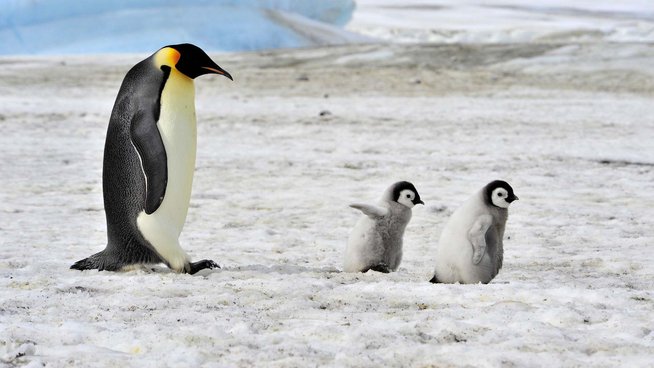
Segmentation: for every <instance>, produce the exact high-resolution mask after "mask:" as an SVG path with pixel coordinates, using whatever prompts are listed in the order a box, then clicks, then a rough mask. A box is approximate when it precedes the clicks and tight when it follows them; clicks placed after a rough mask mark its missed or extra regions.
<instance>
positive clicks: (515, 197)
mask: <svg viewBox="0 0 654 368" xmlns="http://www.w3.org/2000/svg"><path fill="white" fill-rule="evenodd" d="M518 199H520V198H518V196H516V195H515V194H512V195H511V196H510V197H508V198H507V199H506V201H507V202H509V203H511V202H513V201H517V200H518Z"/></svg>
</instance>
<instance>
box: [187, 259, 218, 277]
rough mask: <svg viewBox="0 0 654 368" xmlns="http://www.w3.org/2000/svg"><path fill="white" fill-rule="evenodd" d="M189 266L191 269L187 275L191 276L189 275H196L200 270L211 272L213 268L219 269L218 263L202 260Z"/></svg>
mask: <svg viewBox="0 0 654 368" xmlns="http://www.w3.org/2000/svg"><path fill="white" fill-rule="evenodd" d="M190 266H191V269H190V270H189V272H188V273H189V274H191V275H193V274H195V273H197V272H198V271H202V270H204V269H206V268H208V269H210V270H212V269H214V268H220V266H219V265H218V263H216V262H214V261H212V260H210V259H203V260H201V261H197V262H191V263H190Z"/></svg>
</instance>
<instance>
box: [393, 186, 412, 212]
mask: <svg viewBox="0 0 654 368" xmlns="http://www.w3.org/2000/svg"><path fill="white" fill-rule="evenodd" d="M415 198H416V193H415V192H414V191H412V190H411V189H404V190H403V191H401V192H400V195H399V196H398V198H397V203H400V204H403V205H405V206H407V207H409V208H413V206H415V205H416V204H415V203H413V200H414V199H415Z"/></svg>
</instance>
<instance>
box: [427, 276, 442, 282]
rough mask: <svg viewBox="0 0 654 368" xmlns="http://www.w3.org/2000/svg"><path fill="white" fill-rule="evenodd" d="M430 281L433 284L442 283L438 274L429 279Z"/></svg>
mask: <svg viewBox="0 0 654 368" xmlns="http://www.w3.org/2000/svg"><path fill="white" fill-rule="evenodd" d="M429 282H431V283H432V284H441V282H440V280H438V278H436V275H434V277H432V278H431V280H429Z"/></svg>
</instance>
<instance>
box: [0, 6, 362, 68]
mask: <svg viewBox="0 0 654 368" xmlns="http://www.w3.org/2000/svg"><path fill="white" fill-rule="evenodd" d="M353 10H354V2H353V1H352V0H330V1H319V2H316V1H308V0H238V1H236V0H219V1H215V0H211V1H210V0H193V1H184V2H183V4H180V3H179V2H177V1H170V0H146V1H131V0H119V1H77V0H11V1H6V3H3V6H2V7H0V54H5V55H6V54H12V55H13V54H58V55H61V54H88V53H117V52H150V51H151V50H156V49H158V48H159V47H161V45H168V44H175V43H182V42H191V43H195V44H197V45H198V46H200V47H202V48H203V49H205V50H223V51H236V50H260V49H270V48H280V47H305V46H317V45H328V44H339V43H350V42H355V41H359V42H360V41H363V40H367V38H366V37H362V36H360V35H355V34H352V33H350V32H346V31H344V30H343V29H342V28H341V27H342V26H343V25H345V24H346V23H347V22H348V21H349V19H350V17H351V15H352V12H353Z"/></svg>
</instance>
